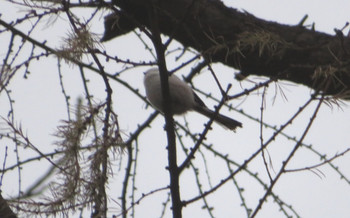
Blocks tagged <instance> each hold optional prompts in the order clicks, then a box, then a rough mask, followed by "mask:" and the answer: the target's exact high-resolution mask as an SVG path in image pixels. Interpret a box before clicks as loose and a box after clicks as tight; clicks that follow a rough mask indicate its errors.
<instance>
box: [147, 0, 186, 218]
mask: <svg viewBox="0 0 350 218" xmlns="http://www.w3.org/2000/svg"><path fill="white" fill-rule="evenodd" d="M157 13H158V11H157V9H156V8H155V7H154V5H152V6H151V7H149V15H150V17H149V18H150V23H151V32H152V38H151V39H152V42H153V45H154V47H155V50H156V54H157V63H158V67H159V71H160V79H161V88H162V90H161V92H162V94H163V95H162V97H163V108H164V116H165V130H166V132H167V140H168V146H167V149H168V170H169V174H170V193H171V200H172V212H173V217H174V218H181V217H182V207H183V205H182V202H181V198H180V186H179V177H180V171H179V168H178V166H177V152H176V138H175V131H174V119H173V116H172V114H171V110H170V109H171V108H170V102H171V99H170V92H169V81H168V71H167V67H166V61H165V56H164V51H165V45H164V44H163V43H162V40H161V36H160V31H159V27H158V21H159V20H158V16H157Z"/></svg>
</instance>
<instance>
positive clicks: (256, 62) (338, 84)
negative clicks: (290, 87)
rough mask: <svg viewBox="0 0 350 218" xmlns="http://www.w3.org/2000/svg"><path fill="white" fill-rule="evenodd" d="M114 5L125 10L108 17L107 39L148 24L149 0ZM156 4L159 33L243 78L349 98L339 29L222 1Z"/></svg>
mask: <svg viewBox="0 0 350 218" xmlns="http://www.w3.org/2000/svg"><path fill="white" fill-rule="evenodd" d="M115 4H116V5H117V6H118V7H120V9H121V13H119V14H118V20H116V19H115V17H113V16H110V17H109V18H107V19H106V21H105V28H106V30H105V35H104V37H103V40H104V41H107V40H109V39H112V38H114V37H117V36H119V35H121V34H125V33H127V32H128V31H131V30H132V29H134V28H136V27H141V28H144V27H147V28H149V27H150V24H149V22H148V19H147V18H148V14H147V10H144V8H146V4H148V1H144V0H116V1H115ZM157 7H158V8H159V10H160V11H161V12H162V13H160V14H159V20H160V23H159V29H160V31H161V33H163V34H166V35H169V36H171V37H173V38H174V39H175V40H177V41H179V42H180V43H182V44H183V45H184V46H186V47H192V48H194V49H196V50H197V51H198V52H200V53H201V54H202V55H203V56H204V57H205V58H206V59H207V60H208V61H210V62H221V63H223V64H225V65H228V66H231V67H233V68H235V69H239V70H240V71H241V73H240V78H244V77H246V76H249V75H258V76H266V77H269V78H278V79H283V80H288V81H291V82H294V83H299V84H303V85H305V86H308V87H310V88H312V89H314V90H316V91H321V92H323V93H324V94H326V95H333V96H335V97H339V98H342V99H349V97H350V92H349V91H350V90H349V89H350V61H349V54H350V39H349V38H347V37H345V36H343V34H342V32H341V31H340V30H338V31H337V34H335V35H334V36H332V35H328V34H325V33H321V32H316V31H314V30H309V29H307V28H305V27H304V26H302V24H301V25H295V26H289V25H282V24H278V23H275V22H269V21H265V20H262V19H258V18H256V17H254V16H253V15H251V14H248V13H246V12H244V13H242V12H239V11H237V10H236V9H233V8H228V7H226V6H225V5H224V4H223V3H222V2H221V1H219V0H163V1H158V3H157ZM188 9H191V10H188ZM184 17H186V19H184ZM112 24H113V25H112ZM174 30H176V31H174Z"/></svg>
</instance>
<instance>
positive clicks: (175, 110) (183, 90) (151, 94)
mask: <svg viewBox="0 0 350 218" xmlns="http://www.w3.org/2000/svg"><path fill="white" fill-rule="evenodd" d="M144 74H145V75H144V80H143V82H144V86H145V91H146V96H147V99H148V101H149V102H150V103H151V105H152V106H153V107H154V108H155V109H157V110H158V111H160V112H164V111H163V96H162V89H161V80H160V74H159V70H158V68H151V69H149V70H147V71H146V72H145V73H144ZM168 81H169V93H170V99H171V107H170V108H171V109H170V110H171V111H170V112H171V113H172V115H182V114H185V113H186V112H188V111H196V112H198V113H200V114H202V115H204V116H206V117H208V118H213V119H214V121H215V122H217V123H219V124H221V125H222V126H224V127H225V128H228V129H230V130H233V131H235V130H236V128H237V127H242V123H241V122H239V121H237V120H234V119H232V118H230V117H227V116H225V115H222V114H216V112H215V111H213V110H211V109H209V108H208V107H207V106H206V105H205V104H204V102H203V101H202V100H201V99H200V98H199V96H198V95H197V94H196V93H195V92H194V91H193V89H192V88H191V87H190V86H189V85H188V84H187V83H186V82H184V81H183V80H181V79H179V78H178V77H177V76H176V75H174V74H172V75H170V76H169V78H168Z"/></svg>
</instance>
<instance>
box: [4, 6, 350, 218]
mask: <svg viewBox="0 0 350 218" xmlns="http://www.w3.org/2000/svg"><path fill="white" fill-rule="evenodd" d="M224 2H225V4H226V5H228V6H231V7H235V8H237V9H239V10H241V11H243V10H246V11H248V12H249V13H251V14H253V15H255V16H257V17H259V18H263V19H267V20H271V21H276V22H280V23H284V24H290V25H294V24H297V23H298V22H299V21H300V20H301V19H302V18H303V17H304V15H305V14H308V15H309V18H308V19H307V20H306V22H305V24H310V25H311V24H313V23H315V27H316V30H319V31H322V32H327V33H328V34H334V30H333V29H334V28H338V29H341V28H342V27H343V26H344V25H345V23H346V22H348V21H349V18H350V16H349V9H350V1H346V0H335V1H326V0H318V1H316V0H312V1H311V0H310V1H301V0H294V1H283V0H273V1H272V0H265V1H259V0H236V1H233V0H231V1H229V0H226V1H224ZM5 10H6V12H7V13H4V12H5ZM20 12H23V11H22V10H20V8H19V7H9V4H7V3H4V2H0V13H1V14H2V17H1V19H4V20H6V21H8V22H9V21H11V20H15V19H14V18H13V17H14V16H17V14H16V13H20ZM75 12H77V11H75ZM84 12H85V11H84V10H81V11H80V12H79V14H83V13H84ZM19 17H21V16H19ZM45 22H46V23H43V25H42V27H41V28H39V29H37V31H36V32H35V33H33V36H34V37H37V38H38V39H40V40H41V41H43V40H47V41H48V45H50V46H52V47H56V48H58V47H59V44H60V43H62V40H61V39H62V37H64V36H66V34H67V32H66V31H65V30H67V26H66V25H65V23H66V22H67V21H66V20H64V19H61V18H59V19H58V20H57V21H56V23H54V24H53V25H49V26H48V27H45V25H46V24H48V23H51V22H52V20H49V19H48V20H45ZM22 28H24V29H25V27H22ZM91 29H92V31H95V32H97V33H99V34H102V33H103V19H100V20H99V21H98V20H95V23H93V25H92V26H91ZM39 30H40V31H39ZM348 30H349V28H347V29H346V31H345V32H347V31H348ZM41 31H42V32H41ZM2 37H4V35H3V34H0V40H2V41H6V40H8V37H9V36H8V35H7V36H6V37H4V38H2ZM53 39H55V40H53ZM6 42H8V41H6ZM6 45H7V44H6V43H2V44H1V45H0V46H6ZM103 46H104V48H105V49H106V50H107V52H109V53H110V54H112V55H114V54H115V55H118V57H121V58H129V59H131V60H134V61H138V60H152V56H151V55H150V54H149V53H148V52H147V51H145V49H144V46H143V45H142V44H141V43H140V41H139V40H138V39H137V37H136V36H135V35H133V34H129V35H126V36H125V37H121V38H119V39H115V40H112V41H110V42H107V43H104V44H103ZM25 49H28V50H29V49H30V48H25ZM0 50H1V49H0ZM0 55H1V58H3V55H4V54H3V53H0ZM173 60H174V58H169V59H168V61H169V63H168V66H169V68H170V69H171V68H173V67H175V66H176V65H177V64H178V63H175V62H174V61H173ZM90 61H91V60H90ZM105 67H106V70H107V71H108V72H110V73H114V72H118V71H120V70H121V69H122V65H117V64H115V63H112V62H110V63H106V65H105ZM30 69H31V74H30V75H29V79H27V80H24V79H23V75H16V76H15V78H14V79H13V81H12V84H11V86H10V88H11V90H12V93H11V94H12V97H13V99H14V100H15V103H14V111H15V116H16V119H17V122H18V123H20V124H21V126H22V128H23V129H24V130H25V132H26V133H27V134H28V135H29V136H30V138H31V140H32V142H33V143H34V144H37V145H38V146H39V148H40V150H41V151H42V152H44V153H45V152H50V151H52V150H53V149H54V146H53V145H52V144H53V142H54V141H55V138H54V137H53V136H52V135H53V133H54V132H55V129H56V127H57V125H58V124H59V122H60V120H63V119H67V114H66V107H65V104H64V97H63V96H62V94H61V88H60V86H59V83H58V72H57V62H56V61H55V60H53V59H48V60H47V61H45V62H40V61H38V62H36V63H34V62H33V64H32V65H31V68H30ZM146 69H147V68H146V67H143V68H136V69H134V70H130V71H127V72H126V73H124V74H122V75H121V76H120V78H121V79H123V80H125V81H127V82H128V84H130V85H131V86H133V87H135V88H138V89H139V90H140V92H141V93H142V94H144V90H143V85H142V79H143V74H142V72H144V71H145V70H146ZM214 69H215V70H216V71H218V72H220V75H219V80H220V81H222V83H223V84H224V85H227V84H228V83H229V82H230V83H232V84H233V88H232V90H231V91H232V93H238V92H239V91H241V90H242V87H243V88H247V87H251V86H252V83H249V82H243V83H241V84H240V83H238V82H237V81H233V80H232V73H233V72H236V71H234V70H232V69H230V68H227V67H224V66H222V65H219V64H218V65H215V66H214ZM62 70H63V72H62V73H63V80H64V82H65V84H66V91H67V92H68V93H69V95H70V96H71V99H72V101H71V103H72V105H74V104H75V99H76V98H77V97H78V96H82V94H83V88H82V84H81V79H80V75H79V70H78V69H77V68H76V67H72V66H64V67H63V68H62ZM180 73H182V74H186V73H188V72H186V70H183V71H182V72H180ZM88 76H89V78H90V80H91V81H93V85H91V83H90V85H91V87H90V88H91V89H92V90H94V93H93V94H94V96H95V99H96V100H98V99H100V100H103V99H104V98H105V97H104V95H105V92H104V85H103V83H102V81H101V79H100V78H99V77H98V76H97V75H94V74H93V73H91V74H89V75H88ZM249 79H252V80H254V81H261V80H262V78H255V77H254V78H249ZM212 82H213V80H212V77H211V76H210V75H209V74H208V73H206V74H203V75H201V76H199V78H198V79H196V80H195V86H196V87H197V88H199V89H200V90H205V91H208V89H210V90H209V91H210V92H211V93H212V94H213V96H220V93H219V90H218V89H217V88H215V87H211V86H210V84H212ZM281 84H282V83H281ZM283 87H284V90H285V94H286V97H287V99H288V100H287V101H286V100H284V99H283V98H282V97H281V95H279V96H278V97H277V99H276V102H275V103H274V102H273V97H274V91H275V90H274V88H273V87H271V88H269V90H268V95H267V98H266V105H265V107H266V109H265V115H264V117H265V120H266V122H268V123H269V124H271V125H282V124H284V122H286V121H287V120H288V118H289V117H290V116H291V115H292V114H293V113H295V112H296V111H297V109H298V108H299V107H300V106H301V104H303V103H304V102H305V101H306V100H307V99H308V97H309V95H310V93H311V91H310V90H309V89H308V88H306V87H300V86H295V85H291V84H290V83H283ZM113 90H114V98H113V102H114V108H115V110H116V111H117V112H118V116H119V117H118V119H119V124H120V125H121V128H122V129H123V130H124V132H125V133H126V134H125V135H124V136H123V137H124V138H125V139H127V137H128V136H127V134H128V133H130V132H133V131H134V130H135V129H136V128H137V125H138V124H140V123H141V122H143V121H144V120H145V118H146V117H147V116H148V113H150V112H151V111H152V110H153V109H151V108H147V109H145V103H144V102H142V101H141V100H139V99H137V98H136V97H135V95H134V94H133V93H131V92H130V91H129V90H127V89H126V88H125V87H123V86H122V85H120V84H117V83H113ZM201 97H202V98H203V100H205V101H207V104H208V105H209V106H211V107H212V106H214V105H215V103H214V102H212V101H210V100H208V99H206V98H205V97H203V96H201ZM232 104H233V106H237V107H238V109H243V110H244V111H245V112H246V113H247V114H248V115H252V116H254V117H259V113H260V104H261V96H251V97H250V98H248V99H246V100H245V101H243V99H239V100H236V101H234V102H232ZM314 106H315V105H314ZM314 106H313V107H311V108H310V109H308V110H307V111H306V113H305V114H303V115H302V116H301V117H300V119H298V120H296V123H294V125H293V126H292V127H291V128H288V129H287V130H286V131H287V133H288V134H289V135H291V136H295V137H297V138H299V137H300V135H301V133H302V131H303V130H304V128H305V126H306V124H307V119H309V118H310V115H311V114H312V112H313V109H314V108H315V107H314ZM8 110H9V107H8V100H7V96H6V95H5V94H4V93H1V95H0V115H1V116H3V117H6V116H7V112H8ZM223 113H225V114H226V115H229V116H232V117H234V118H235V119H237V120H239V121H241V122H242V123H243V124H244V128H242V129H240V130H238V131H237V133H235V134H233V133H232V132H228V131H226V130H225V129H223V128H221V127H220V126H217V125H216V124H215V126H214V131H213V132H211V133H210V134H209V135H208V139H207V142H208V143H213V144H215V146H216V147H219V148H218V150H220V151H221V152H223V153H227V154H229V155H230V157H231V158H233V159H234V160H236V161H237V162H238V163H242V162H243V161H244V160H245V159H247V158H248V157H249V156H250V154H251V153H252V152H254V151H256V150H257V149H258V148H259V146H260V144H259V143H260V142H259V124H258V123H257V122H255V121H252V120H251V119H249V118H248V117H247V116H245V115H242V114H239V113H237V112H233V111H228V110H223ZM349 113H350V109H349V106H348V105H346V104H344V105H343V106H342V107H341V108H339V107H337V106H333V107H328V106H326V105H324V106H323V107H322V108H321V112H320V114H319V115H318V118H317V120H316V122H315V124H314V125H313V128H312V129H311V131H310V133H309V135H308V137H307V138H306V139H305V143H306V144H312V145H313V146H314V147H315V148H316V149H317V150H318V151H321V152H323V153H326V154H328V157H331V156H332V155H335V154H336V153H337V152H341V151H343V150H345V149H346V148H348V147H350V140H349V139H350V136H349V130H350V116H349ZM184 119H186V120H187V121H188V122H189V123H190V124H189V125H190V126H191V128H193V129H195V128H199V129H200V128H202V126H203V123H205V122H206V119H205V118H203V117H201V116H200V115H197V114H194V113H190V114H188V115H187V116H186V117H185V118H183V117H176V120H177V121H179V122H181V123H184ZM305 120H306V121H305ZM163 125H164V119H163V117H162V116H159V117H158V118H157V119H156V121H155V122H154V123H153V124H152V128H151V129H148V130H147V131H145V134H143V135H142V137H141V138H140V141H142V140H143V141H142V143H141V144H140V145H139V146H140V147H139V149H140V153H139V159H138V163H139V169H138V183H139V185H138V187H139V190H138V191H139V196H140V195H141V193H143V192H147V191H150V190H152V189H155V188H157V187H162V186H166V185H167V183H168V177H167V176H168V175H167V171H166V170H165V167H166V165H167V160H166V158H167V154H166V149H165V144H166V137H165V133H164V131H163ZM0 131H1V129H0ZM270 134H271V131H269V130H266V139H267V138H268V136H269V135H270ZM6 143H8V142H6ZM188 144H189V146H191V145H192V144H193V143H190V142H188ZM4 145H5V143H4V141H1V140H0V149H1V150H0V151H1V152H2V153H4V147H5V146H4ZM6 145H7V144H6ZM293 145H294V144H293V142H290V141H288V140H286V139H283V138H280V139H279V140H277V142H276V143H275V144H274V145H273V146H272V147H271V148H270V149H269V153H270V155H271V159H272V162H273V166H274V168H275V170H276V171H278V169H279V167H280V166H281V163H282V161H283V160H284V158H285V157H286V155H287V154H288V152H290V150H291V148H292V146H293ZM10 149H11V150H13V148H10ZM33 154H35V152H34V153H33V152H30V151H28V149H27V150H25V152H23V153H22V159H25V157H32V156H33ZM3 158H4V156H3V155H0V164H2V163H3ZM8 158H9V160H8V161H7V164H8V165H11V163H15V156H13V155H9V157H8ZM181 158H184V156H183V154H182V155H181V154H180V155H179V159H180V160H181ZM208 159H210V160H209V162H210V163H212V162H213V163H217V162H215V157H208ZM211 161H212V162H211ZM318 161H319V157H318V156H316V155H313V154H312V153H311V152H310V151H309V150H307V149H301V150H300V151H299V152H298V153H297V154H296V156H295V157H294V161H293V162H292V164H291V166H290V168H293V167H295V168H298V167H305V166H310V165H313V164H315V163H318ZM41 164H42V163H40V162H39V163H37V164H34V165H32V168H31V169H24V170H23V171H22V173H23V175H22V187H23V189H25V187H26V186H28V185H29V184H31V183H32V182H33V181H35V178H37V177H38V176H40V175H41V174H42V172H43V170H44V169H46V168H47V166H48V165H41ZM335 164H336V165H338V166H339V169H340V170H341V171H342V173H343V174H344V175H345V176H347V177H348V178H349V177H350V169H349V167H348V166H349V164H350V156H349V155H346V156H344V157H341V158H340V159H339V160H337V161H335ZM41 167H42V168H41ZM33 169H34V170H33ZM38 169H43V170H38ZM209 169H211V170H212V171H211V173H212V175H213V177H214V178H215V176H217V178H219V179H221V178H223V177H224V176H225V175H227V173H228V172H227V168H226V166H225V165H223V164H221V165H220V164H218V165H211V166H209ZM249 169H250V170H251V171H253V172H259V174H261V175H262V176H261V178H264V179H266V178H267V177H266V170H265V168H264V165H263V162H262V160H261V159H257V160H256V161H254V162H252V164H250V165H249ZM319 170H321V171H322V173H319V174H318V175H315V174H314V173H312V172H309V171H303V172H299V173H291V174H288V175H285V176H284V177H283V178H282V179H281V180H280V181H279V183H278V184H277V185H276V187H275V189H274V191H275V192H276V193H277V194H278V195H279V196H280V197H281V198H283V199H284V200H285V201H286V202H288V203H289V204H291V205H293V208H294V209H295V210H297V211H298V213H299V214H300V215H301V216H302V217H318V218H327V217H337V218H347V217H349V214H350V207H349V203H350V186H349V184H347V183H346V182H345V181H344V180H340V179H339V174H337V173H335V172H334V170H332V169H331V168H330V167H328V166H324V167H321V168H320V169H319ZM121 172H123V171H121ZM188 174H189V175H187V174H185V175H184V179H181V182H182V183H181V184H182V185H183V190H182V197H183V198H184V199H189V198H191V197H193V196H195V195H196V194H197V190H194V188H193V187H195V186H194V185H193V184H187V183H186V181H191V180H190V179H192V180H193V177H191V174H190V173H188ZM11 175H12V176H13V178H11V179H10V178H9V177H8V176H7V175H5V179H4V181H3V183H4V184H3V186H2V191H3V193H5V196H13V195H15V194H16V193H17V188H18V187H17V186H16V187H14V186H13V185H12V184H13V182H14V181H15V182H18V177H17V174H16V172H13V173H12V174H11ZM320 175H321V176H320ZM27 178H30V179H27ZM214 180H215V179H214ZM238 181H239V182H240V184H242V186H244V188H245V189H246V192H245V194H247V195H246V199H247V202H248V203H249V204H250V207H251V208H253V209H254V208H255V205H256V203H257V201H258V200H259V199H260V198H261V196H262V194H263V192H262V190H260V189H259V188H257V187H259V186H258V185H257V184H254V182H252V181H253V180H252V178H250V177H249V176H247V175H244V174H242V175H240V177H239V178H238ZM266 181H268V180H266ZM120 182H121V178H118V177H116V178H115V179H114V180H112V181H110V185H109V187H110V190H111V192H113V193H119V191H120ZM216 182H218V181H216ZM216 182H213V183H214V184H216ZM226 193H230V194H229V195H227V194H226ZM233 193H235V192H233V191H232V187H226V188H224V189H223V190H222V191H219V192H218V193H217V194H216V195H214V197H213V198H209V199H210V201H211V202H213V205H215V210H214V212H215V213H214V214H215V216H217V217H220V218H222V217H223V218H229V217H244V215H245V213H244V210H243V209H242V207H240V205H239V199H238V197H237V196H232V195H234V194H233ZM116 196H117V194H116V195H114V199H117V197H116ZM164 196H166V195H165V193H163V195H159V198H158V196H157V195H155V197H154V198H152V199H154V200H145V201H144V202H142V204H140V205H139V206H138V207H139V208H140V211H142V212H139V213H137V214H136V217H159V216H160V211H161V210H160V208H161V206H162V205H161V203H162V202H163V201H164V200H165V198H164ZM216 201H218V202H223V203H219V204H215V202H216ZM269 201H270V202H269V203H266V205H265V206H264V207H263V210H262V211H261V214H260V215H259V216H257V217H284V216H283V214H281V213H280V212H279V211H278V208H277V207H276V206H275V205H274V204H273V203H272V202H271V199H269ZM155 202H156V203H155ZM155 204H156V205H155ZM227 204H232V207H231V206H227ZM111 205H112V206H113V207H114V208H117V207H118V205H116V204H114V205H113V202H112V203H111ZM201 206H202V203H197V204H196V205H195V206H193V207H191V206H189V207H187V208H185V209H184V217H206V216H207V215H206V213H204V212H203V210H201ZM149 208H154V209H152V210H150V209H149ZM276 208H277V209H276ZM115 211H118V209H115ZM115 211H114V212H115ZM168 214H169V216H166V217H170V213H168Z"/></svg>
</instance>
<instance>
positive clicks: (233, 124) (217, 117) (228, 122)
mask: <svg viewBox="0 0 350 218" xmlns="http://www.w3.org/2000/svg"><path fill="white" fill-rule="evenodd" d="M195 111H197V112H198V113H200V114H203V115H204V116H206V117H208V118H214V121H215V122H217V123H219V124H221V125H223V126H224V127H226V128H228V129H230V130H236V128H237V127H242V123H241V122H239V121H237V120H234V119H231V118H230V117H227V116H224V115H221V114H215V112H214V111H212V110H210V109H209V108H207V107H203V106H198V107H196V108H195Z"/></svg>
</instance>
